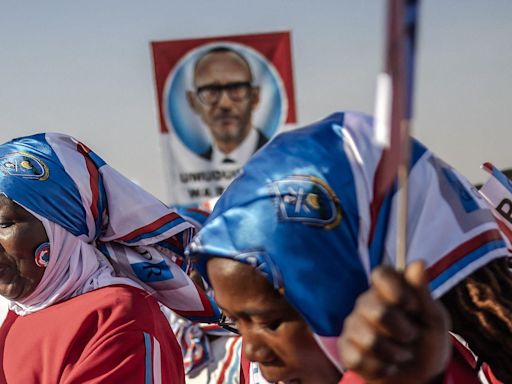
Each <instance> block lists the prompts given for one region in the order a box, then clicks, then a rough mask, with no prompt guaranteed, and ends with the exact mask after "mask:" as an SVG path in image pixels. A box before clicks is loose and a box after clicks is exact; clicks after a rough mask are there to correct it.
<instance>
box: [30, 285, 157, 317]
mask: <svg viewBox="0 0 512 384" xmlns="http://www.w3.org/2000/svg"><path fill="white" fill-rule="evenodd" d="M158 308H159V307H158V303H157V301H156V300H155V299H154V298H153V297H152V296H151V295H149V294H148V293H147V292H145V291H143V290H142V289H139V288H135V287H131V286H128V285H113V286H107V287H102V288H99V289H95V290H93V291H90V292H87V293H84V294H81V295H78V296H75V297H73V298H71V299H69V300H66V301H63V302H61V303H57V304H54V305H52V306H50V307H48V308H45V309H43V310H41V311H38V312H35V313H34V314H33V315H35V316H33V315H31V316H28V317H33V318H34V320H35V318H36V317H39V318H43V317H47V318H53V317H63V316H64V317H65V318H66V319H74V320H75V321H77V322H82V323H83V322H89V321H90V320H93V322H98V323H101V322H102V321H104V320H106V319H111V318H118V319H121V318H127V319H128V318H132V319H137V318H139V317H145V316H148V315H149V316H151V313H153V312H154V311H156V310H158Z"/></svg>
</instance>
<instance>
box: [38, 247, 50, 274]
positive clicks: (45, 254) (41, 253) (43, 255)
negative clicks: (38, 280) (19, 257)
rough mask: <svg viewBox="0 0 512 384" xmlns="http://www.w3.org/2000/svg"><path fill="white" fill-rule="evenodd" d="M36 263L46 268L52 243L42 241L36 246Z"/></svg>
mask: <svg viewBox="0 0 512 384" xmlns="http://www.w3.org/2000/svg"><path fill="white" fill-rule="evenodd" d="M34 254H35V261H36V265H37V266H38V267H41V268H46V266H47V265H48V262H49V261H50V243H48V242H46V243H42V244H40V245H39V247H37V248H36V250H35V252H34Z"/></svg>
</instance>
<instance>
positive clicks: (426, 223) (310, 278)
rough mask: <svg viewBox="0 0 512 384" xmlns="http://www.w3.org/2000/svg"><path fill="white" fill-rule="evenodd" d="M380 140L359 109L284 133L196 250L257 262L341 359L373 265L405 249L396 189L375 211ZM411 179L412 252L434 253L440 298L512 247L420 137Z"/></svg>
mask: <svg viewBox="0 0 512 384" xmlns="http://www.w3.org/2000/svg"><path fill="white" fill-rule="evenodd" d="M373 137H374V135H373V121H372V119H371V118H370V117H369V116H366V115H363V114H359V113H350V112H346V113H336V114H333V115H331V116H329V117H328V118H326V119H324V120H322V121H320V122H318V123H316V124H313V125H311V126H308V127H305V128H302V129H298V130H295V131H291V132H287V133H283V134H281V135H279V136H277V137H276V138H275V139H274V140H273V141H271V142H270V143H268V144H267V145H266V146H265V147H264V148H262V149H261V150H260V151H259V152H258V153H256V154H255V156H254V157H253V158H252V159H251V160H250V161H249V162H248V163H247V165H246V166H245V167H244V169H243V170H242V173H241V175H240V176H239V177H238V178H237V179H235V180H234V181H233V183H232V184H231V185H230V186H229V187H228V189H227V190H226V191H225V192H224V194H223V195H222V196H221V198H220V199H219V201H218V202H217V204H216V206H215V208H214V210H213V212H212V214H211V215H210V217H209V219H208V220H207V222H206V223H205V225H204V227H203V229H202V230H201V231H200V232H199V234H198V235H197V236H196V238H195V240H194V241H193V242H192V244H191V245H190V246H189V253H190V255H191V256H193V257H194V258H195V260H196V262H197V268H198V269H199V271H200V272H201V273H202V274H203V275H204V276H206V263H207V261H208V259H209V258H211V257H225V258H230V259H233V260H237V261H240V262H243V263H247V264H250V265H252V266H254V267H255V268H256V269H258V270H259V271H260V272H261V273H263V274H264V276H265V277H266V278H267V280H268V281H269V282H270V283H271V284H272V285H273V286H274V287H275V288H276V289H280V290H281V291H284V295H285V297H286V299H287V300H288V302H289V303H291V304H292V305H293V306H294V307H295V308H296V309H297V310H298V312H299V313H301V314H302V316H303V317H304V318H305V320H306V321H307V323H308V324H309V326H310V327H311V329H312V330H313V332H314V334H315V335H316V336H317V338H318V339H319V340H320V344H321V345H323V347H324V350H326V353H327V354H328V355H329V356H330V357H331V358H332V360H333V361H335V362H336V361H337V360H338V359H337V356H336V352H335V348H334V346H333V340H334V339H335V338H336V337H337V336H339V335H340V333H341V329H342V326H343V320H344V319H345V317H346V316H347V315H348V314H349V313H350V312H351V310H352V308H353V306H354V303H355V300H356V298H357V297H358V295H359V294H360V293H361V292H363V291H365V290H366V289H367V288H368V285H369V275H370V273H371V270H372V269H373V268H374V267H375V266H377V265H379V264H391V265H393V264H394V255H395V253H396V252H395V250H396V245H395V238H396V216H395V213H394V211H395V204H396V196H397V194H398V193H397V189H396V185H393V186H392V187H391V188H390V190H389V191H387V193H386V195H385V196H384V198H383V199H382V200H381V201H380V202H379V205H378V210H377V211H375V212H372V210H371V209H370V207H371V206H372V204H373V203H374V201H375V200H376V196H375V195H374V191H375V188H374V183H375V182H378V180H379V178H378V172H380V171H379V163H380V160H381V158H382V154H383V149H382V148H381V147H380V146H379V145H378V144H377V143H376V142H375V141H374V139H373ZM409 183H410V195H411V198H410V210H409V233H408V235H409V248H408V255H407V257H408V260H409V261H412V260H416V259H422V260H424V261H425V263H426V265H427V267H429V269H428V272H429V277H430V284H431V288H432V290H433V293H434V295H435V296H439V295H441V294H443V293H444V292H446V291H447V290H448V289H450V288H451V287H453V286H454V285H455V284H457V282H459V281H460V280H461V279H462V278H464V277H466V276H467V275H468V274H470V273H471V272H472V271H474V270H475V269H477V268H479V267H480V266H481V265H483V264H485V263H487V262H489V260H491V259H493V258H495V257H501V256H504V255H506V254H507V251H506V248H505V244H504V242H503V239H502V238H501V235H500V234H499V232H498V231H497V227H496V224H495V222H494V221H493V219H492V216H491V214H490V212H489V210H488V209H487V208H485V206H484V204H483V202H482V201H481V200H480V199H479V198H478V197H477V196H476V194H474V193H473V192H472V190H471V185H470V184H469V183H468V182H467V181H466V180H464V179H463V178H462V177H460V175H458V174H457V173H456V171H454V170H453V169H452V168H451V167H449V166H448V165H447V164H445V163H444V162H442V161H441V160H439V159H437V158H436V157H435V156H433V155H432V153H431V152H430V151H428V150H427V149H426V148H425V147H424V146H422V145H421V144H419V143H418V142H416V141H414V140H413V141H412V162H411V169H410V179H409ZM436 240H437V241H436ZM324 341H325V343H324Z"/></svg>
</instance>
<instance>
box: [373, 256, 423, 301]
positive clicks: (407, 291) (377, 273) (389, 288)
mask: <svg viewBox="0 0 512 384" xmlns="http://www.w3.org/2000/svg"><path fill="white" fill-rule="evenodd" d="M372 286H373V289H375V291H376V292H377V293H378V295H379V296H380V297H381V298H382V299H383V300H384V302H386V303H387V304H391V305H397V306H400V307H402V308H404V309H405V310H406V311H414V310H416V309H417V307H418V305H419V303H418V298H417V297H416V294H415V292H414V289H413V288H412V287H410V286H409V285H408V284H407V283H406V281H405V279H404V276H403V275H402V274H401V273H399V272H397V271H395V270H394V269H392V268H390V267H388V266H380V267H377V268H375V270H374V271H373V273H372Z"/></svg>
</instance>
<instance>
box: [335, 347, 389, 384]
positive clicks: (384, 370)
mask: <svg viewBox="0 0 512 384" xmlns="http://www.w3.org/2000/svg"><path fill="white" fill-rule="evenodd" d="M339 347H340V355H341V359H342V363H343V367H344V368H346V369H348V370H351V371H353V372H356V373H357V374H359V375H360V376H362V377H364V378H365V379H366V380H371V379H375V378H385V377H386V376H389V375H392V374H394V373H395V372H396V371H397V367H396V366H394V365H392V364H389V363H388V362H385V361H382V360H380V359H378V358H376V357H374V356H372V355H369V354H367V353H366V352H365V351H362V350H361V349H360V348H359V347H358V346H357V345H356V344H354V343H353V342H352V341H351V340H347V339H345V340H342V341H341V342H340V344H339Z"/></svg>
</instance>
